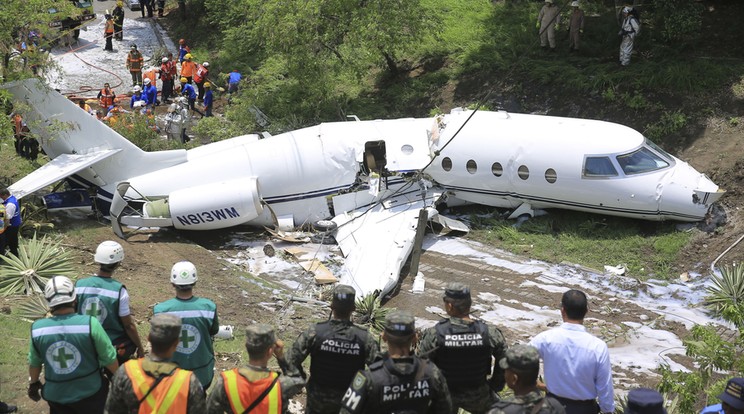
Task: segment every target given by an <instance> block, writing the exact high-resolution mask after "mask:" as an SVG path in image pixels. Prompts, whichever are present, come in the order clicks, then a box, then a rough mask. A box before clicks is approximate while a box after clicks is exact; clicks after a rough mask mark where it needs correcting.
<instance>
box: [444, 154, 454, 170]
mask: <svg viewBox="0 0 744 414" xmlns="http://www.w3.org/2000/svg"><path fill="white" fill-rule="evenodd" d="M442 169H443V170H444V171H450V170H451V169H452V160H451V159H450V157H444V159H443V160H442Z"/></svg>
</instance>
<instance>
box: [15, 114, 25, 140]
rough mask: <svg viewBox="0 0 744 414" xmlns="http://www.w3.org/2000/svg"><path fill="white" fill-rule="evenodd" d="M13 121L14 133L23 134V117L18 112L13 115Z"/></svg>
mask: <svg viewBox="0 0 744 414" xmlns="http://www.w3.org/2000/svg"><path fill="white" fill-rule="evenodd" d="M13 122H14V123H15V133H16V135H19V136H20V135H22V134H23V117H22V116H21V115H19V114H15V115H14V116H13Z"/></svg>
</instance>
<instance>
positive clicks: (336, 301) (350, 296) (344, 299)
mask: <svg viewBox="0 0 744 414" xmlns="http://www.w3.org/2000/svg"><path fill="white" fill-rule="evenodd" d="M355 300H356V290H355V289H354V288H353V287H351V286H349V285H338V286H336V288H335V289H333V300H332V304H333V305H339V306H341V307H344V308H350V307H352V306H354V303H355Z"/></svg>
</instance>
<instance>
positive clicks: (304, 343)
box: [289, 285, 379, 414]
mask: <svg viewBox="0 0 744 414" xmlns="http://www.w3.org/2000/svg"><path fill="white" fill-rule="evenodd" d="M355 297H356V291H355V290H354V288H353V287H351V286H348V285H338V286H336V289H334V291H333V299H332V300H331V311H332V315H331V319H330V320H328V321H326V322H321V323H318V324H315V325H312V326H311V327H310V328H308V329H307V330H306V331H305V332H303V333H301V334H300V336H299V337H298V338H297V340H296V341H295V343H294V345H293V346H292V352H291V353H290V356H289V364H290V366H291V367H292V368H293V369H294V370H295V371H296V372H301V370H302V362H303V361H304V360H305V359H306V358H307V356H308V355H310V358H311V359H310V380H309V381H308V384H307V406H306V408H305V412H306V413H307V414H321V413H323V414H324V413H334V414H337V413H338V411H339V409H340V408H341V398H342V397H343V396H344V392H345V391H346V388H347V387H348V386H349V384H350V383H351V379H352V378H353V377H354V374H355V373H356V372H357V371H359V370H361V369H364V367H365V365H370V364H371V363H372V362H374V360H375V358H376V357H377V353H378V349H379V347H378V344H377V341H375V339H374V337H373V336H372V335H370V333H369V332H367V329H366V328H363V327H360V326H357V325H355V324H354V323H353V322H351V314H352V313H353V312H354V310H355V309H356V304H355Z"/></svg>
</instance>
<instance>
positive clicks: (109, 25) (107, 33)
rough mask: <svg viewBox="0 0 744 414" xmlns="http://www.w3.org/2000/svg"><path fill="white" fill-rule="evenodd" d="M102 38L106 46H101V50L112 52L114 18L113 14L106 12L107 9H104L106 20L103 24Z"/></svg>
mask: <svg viewBox="0 0 744 414" xmlns="http://www.w3.org/2000/svg"><path fill="white" fill-rule="evenodd" d="M103 38H104V39H106V46H105V47H104V48H103V50H107V51H109V52H113V51H114V45H113V40H114V18H113V16H111V15H110V14H108V10H106V22H105V23H104V24H103Z"/></svg>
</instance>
